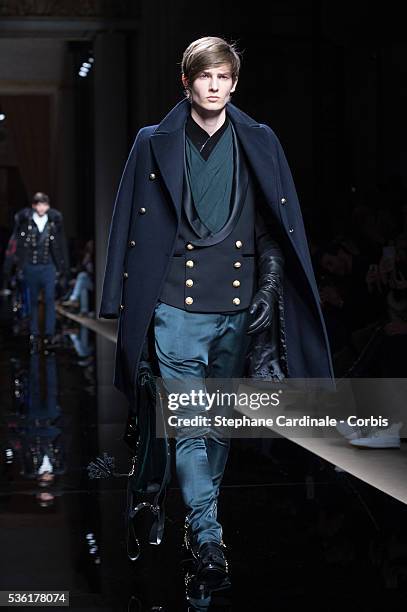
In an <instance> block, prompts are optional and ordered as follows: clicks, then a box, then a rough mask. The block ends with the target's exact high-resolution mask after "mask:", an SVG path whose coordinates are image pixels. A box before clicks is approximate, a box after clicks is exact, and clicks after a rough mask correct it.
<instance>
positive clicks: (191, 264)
mask: <svg viewBox="0 0 407 612" xmlns="http://www.w3.org/2000/svg"><path fill="white" fill-rule="evenodd" d="M185 265H186V267H187V268H193V267H194V262H193V261H192V259H188V260H187V262H186V264H185Z"/></svg>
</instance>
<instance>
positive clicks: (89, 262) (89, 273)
mask: <svg viewBox="0 0 407 612" xmlns="http://www.w3.org/2000/svg"><path fill="white" fill-rule="evenodd" d="M93 270H94V268H93V240H89V241H88V242H87V243H86V245H85V251H84V256H83V258H82V262H81V266H80V272H79V273H78V275H77V276H76V279H75V284H74V287H73V290H72V292H71V295H70V296H69V298H68V299H67V300H64V301H62V302H61V305H62V306H64V307H66V308H73V309H75V310H76V309H79V314H80V315H83V316H85V315H89V291H92V290H93V288H94V284H93Z"/></svg>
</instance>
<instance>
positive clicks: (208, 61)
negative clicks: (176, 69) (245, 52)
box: [181, 36, 241, 97]
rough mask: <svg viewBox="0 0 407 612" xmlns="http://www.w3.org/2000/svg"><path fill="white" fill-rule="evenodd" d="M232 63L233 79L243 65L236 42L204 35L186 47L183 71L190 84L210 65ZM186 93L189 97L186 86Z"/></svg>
mask: <svg viewBox="0 0 407 612" xmlns="http://www.w3.org/2000/svg"><path fill="white" fill-rule="evenodd" d="M222 64H230V68H231V72H232V80H233V81H236V79H237V78H238V76H239V70H240V65H241V60H240V51H238V49H237V47H236V44H235V43H228V42H227V41H226V40H224V39H223V38H219V37H217V36H204V37H203V38H198V40H194V42H192V43H191V44H190V45H188V47H187V48H186V49H185V51H184V53H183V56H182V63H181V72H182V73H183V74H184V75H185V76H186V78H187V79H188V83H189V85H191V84H192V82H193V81H194V79H195V78H196V77H197V76H198V74H199V73H200V72H202V71H203V70H205V69H206V68H209V67H210V66H221V65H222ZM185 95H186V96H188V97H189V90H188V88H187V87H186V88H185Z"/></svg>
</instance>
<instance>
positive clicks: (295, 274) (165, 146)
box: [99, 98, 334, 400]
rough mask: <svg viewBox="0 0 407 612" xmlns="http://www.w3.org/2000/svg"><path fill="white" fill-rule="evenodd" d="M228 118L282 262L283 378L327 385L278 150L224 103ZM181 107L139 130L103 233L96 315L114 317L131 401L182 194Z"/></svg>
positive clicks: (305, 256)
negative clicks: (105, 236)
mask: <svg viewBox="0 0 407 612" xmlns="http://www.w3.org/2000/svg"><path fill="white" fill-rule="evenodd" d="M226 112H227V113H228V115H229V118H230V120H231V121H232V122H233V125H234V127H235V130H236V133H237V136H238V138H239V140H240V142H241V145H242V147H243V149H244V151H245V153H246V155H247V158H248V161H249V163H250V165H251V168H252V170H253V171H254V173H255V176H256V177H257V180H258V183H259V185H260V187H261V190H262V192H263V195H264V199H265V202H266V203H267V210H268V213H269V218H268V219H266V221H267V222H268V223H270V225H273V226H274V227H277V228H278V230H279V234H280V236H281V238H280V241H281V244H280V246H281V248H282V250H283V253H284V256H285V278H284V318H285V336H286V354H287V365H288V376H290V377H295V378H329V379H331V378H333V376H334V374H333V368H332V361H331V354H330V349H329V343H328V337H327V333H326V329H325V324H324V320H323V316H322V312H321V307H320V300H319V294H318V289H317V286H316V282H315V277H314V272H313V268H312V264H311V259H310V254H309V250H308V245H307V239H306V235H305V230H304V224H303V220H302V214H301V209H300V205H299V202H298V197H297V193H296V189H295V186H294V182H293V179H292V175H291V171H290V168H289V166H288V163H287V160H286V157H285V155H284V151H283V149H282V146H281V144H280V142H279V140H278V138H277V136H276V135H275V133H274V132H273V130H272V129H271V128H270V127H269V126H268V125H265V124H261V123H258V122H257V121H255V120H254V119H252V118H251V117H249V116H248V115H246V114H245V113H244V112H242V111H241V110H239V109H238V108H237V107H236V106H235V105H233V104H231V103H230V102H229V103H228V104H227V105H226ZM189 113H190V102H189V100H188V99H186V98H185V99H183V100H181V101H180V102H179V103H178V104H176V106H175V107H174V108H173V109H172V110H171V111H170V112H169V113H168V114H167V115H166V117H165V118H164V119H163V120H162V121H161V123H160V124H158V125H152V126H147V127H144V128H142V129H141V130H140V131H139V132H138V134H137V137H136V139H135V141H134V144H133V147H132V149H131V151H130V154H129V157H128V160H127V163H126V165H125V168H124V171H123V175H122V178H121V182H120V185H119V189H118V192H117V197H116V201H115V206H114V210H113V216H112V222H111V227H110V233H109V242H108V249H107V257H106V268H105V275H104V283H103V291H102V298H101V304H100V309H99V317H102V318H119V327H118V337H117V347H116V366H115V373H114V381H113V383H114V385H115V386H116V388H117V389H119V390H120V391H122V392H123V393H125V394H126V395H127V397H128V398H129V399H130V400H134V381H135V379H136V375H137V372H138V368H139V362H140V355H141V352H142V349H143V345H144V343H145V340H146V338H147V335H148V333H149V330H151V329H152V326H150V323H151V321H152V316H153V312H154V308H155V306H156V303H157V300H158V296H159V295H160V291H161V286H162V283H163V281H164V279H165V275H166V271H167V269H168V266H169V263H170V258H171V256H172V252H173V248H174V246H175V240H176V236H177V231H178V224H179V219H180V206H181V199H182V198H181V196H182V187H183V181H182V178H183V155H184V152H183V146H184V124H185V121H186V119H187V116H188V114H189Z"/></svg>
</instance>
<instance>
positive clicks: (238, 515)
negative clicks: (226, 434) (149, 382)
mask: <svg viewBox="0 0 407 612" xmlns="http://www.w3.org/2000/svg"><path fill="white" fill-rule="evenodd" d="M24 333H25V330H24V327H23V325H22V324H21V323H19V322H18V321H17V322H15V321H13V319H12V317H11V314H10V313H9V312H8V310H7V308H5V307H3V310H2V316H1V329H0V334H1V337H0V340H1V363H0V376H1V379H0V394H1V402H0V406H1V422H0V445H1V453H2V461H1V489H0V504H1V505H0V520H1V526H2V527H1V549H0V550H1V573H0V590H31V589H32V590H50V591H53V590H55V589H57V590H65V591H69V592H70V608H71V609H75V610H112V611H116V610H117V611H119V610H124V611H126V610H137V611H144V610H146V611H147V610H148V611H153V610H155V611H157V610H161V611H165V612H167V611H174V612H181V611H183V610H253V611H254V610H255V611H257V610H276V611H280V610H287V611H291V610H293V611H294V610H299V609H304V607H310V608H311V609H318V608H320V607H321V608H322V607H323V609H324V610H327V611H329V610H339V609H341V610H342V609H344V607H346V609H348V610H356V609H358V610H367V609H378V608H380V609H384V608H385V609H386V610H399V609H400V604H401V602H404V601H405V599H406V597H407V507H406V506H405V505H404V504H402V503H401V502H399V501H396V500H394V499H392V498H391V497H389V496H388V495H386V494H384V493H382V492H380V491H379V490H377V489H375V488H373V487H371V486H369V485H367V484H365V483H363V482H362V481H360V480H358V479H357V478H355V477H353V476H351V475H349V474H348V473H346V472H343V471H339V470H336V469H335V466H334V465H332V464H331V463H328V462H325V461H324V460H322V459H319V458H318V457H317V456H316V455H314V454H313V453H311V452H309V451H307V450H305V449H303V448H300V447H299V446H297V445H295V444H293V443H291V442H289V441H287V440H283V439H272V440H259V441H255V440H253V441H244V440H233V441H232V450H231V454H230V458H229V463H228V466H227V472H226V475H225V478H224V482H223V487H222V490H221V499H220V506H219V517H220V519H221V522H222V524H223V526H224V538H225V542H226V545H227V554H228V559H229V562H230V567H231V587H230V588H228V589H226V590H223V591H218V592H213V593H212V594H210V593H207V592H205V591H202V590H200V589H199V588H196V587H197V585H195V584H194V582H193V580H192V581H191V580H188V577H189V578H190V577H191V572H192V571H193V565H192V563H191V560H190V559H189V558H188V556H187V555H186V554H185V551H184V550H183V549H182V538H183V522H184V508H183V503H182V500H181V497H180V491H179V488H178V486H177V481H176V476H175V475H174V474H173V476H172V481H171V485H170V488H169V491H168V496H167V505H166V522H165V532H164V538H163V541H162V543H161V544H160V545H159V546H151V545H149V544H144V545H143V548H142V555H141V557H140V559H139V560H138V561H136V562H134V563H132V562H130V561H129V560H128V558H127V555H126V546H125V529H124V516H125V503H126V495H125V492H126V482H127V479H126V477H125V476H122V477H116V478H109V479H96V480H95V479H90V478H89V474H88V470H87V466H88V464H89V462H91V461H92V460H93V459H95V458H96V457H97V456H99V455H102V454H103V453H104V452H106V453H107V454H108V455H109V456H112V457H114V458H115V461H116V463H115V470H116V472H117V473H123V474H125V473H126V472H127V471H128V470H129V467H130V459H131V455H130V451H129V450H128V449H127V447H126V445H125V444H124V442H123V440H122V436H123V432H124V423H125V420H126V413H127V406H126V402H125V400H124V398H123V397H122V395H121V394H120V393H118V392H117V391H116V390H115V389H114V388H113V387H112V376H113V363H114V349H115V347H114V344H113V343H112V342H111V341H109V340H107V339H105V338H102V337H101V336H98V335H96V334H94V333H93V332H92V331H89V330H87V329H85V328H84V327H81V326H79V325H76V324H75V323H74V322H72V321H69V320H68V319H64V318H59V320H58V334H59V337H60V341H59V347H58V348H57V349H56V351H55V352H50V353H48V354H45V353H44V352H43V351H40V352H39V353H33V354H30V351H29V349H28V343H27V336H26V335H24ZM48 462H49V463H48ZM49 464H51V466H52V470H51V473H52V476H51V477H50V476H47V473H48V472H49V470H47V466H48V467H49ZM41 472H42V473H43V475H42V476H41ZM44 473H45V474H46V475H45V476H44ZM186 583H187V584H186ZM44 609H45V608H44Z"/></svg>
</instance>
